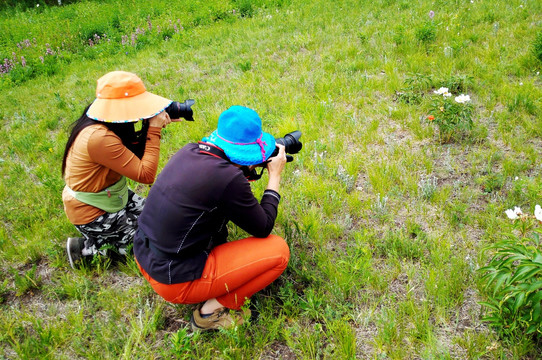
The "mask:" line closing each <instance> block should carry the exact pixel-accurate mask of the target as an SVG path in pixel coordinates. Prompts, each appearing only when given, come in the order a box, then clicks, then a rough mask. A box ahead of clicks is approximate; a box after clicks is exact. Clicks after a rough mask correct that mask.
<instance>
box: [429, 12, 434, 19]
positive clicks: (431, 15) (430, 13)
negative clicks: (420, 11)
mask: <svg viewBox="0 0 542 360" xmlns="http://www.w3.org/2000/svg"><path fill="white" fill-rule="evenodd" d="M434 17H435V12H434V11H433V10H431V11H429V19H433V18H434Z"/></svg>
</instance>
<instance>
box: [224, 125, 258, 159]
mask: <svg viewBox="0 0 542 360" xmlns="http://www.w3.org/2000/svg"><path fill="white" fill-rule="evenodd" d="M216 136H218V137H219V138H220V139H222V140H224V141H225V142H227V143H229V144H232V145H253V144H258V145H260V150H261V152H262V162H265V146H267V143H266V142H265V141H262V137H263V131H262V133H261V135H260V137H259V138H258V139H256V141H252V142H247V143H241V142H233V141H230V140H227V139H224V138H223V137H222V136H220V135H219V134H218V131H217V132H216Z"/></svg>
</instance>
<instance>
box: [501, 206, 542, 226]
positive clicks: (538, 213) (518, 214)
mask: <svg viewBox="0 0 542 360" xmlns="http://www.w3.org/2000/svg"><path fill="white" fill-rule="evenodd" d="M505 214H506V216H508V218H509V219H512V220H516V219H520V220H525V219H529V218H534V219H536V220H538V221H540V222H541V223H542V207H540V205H538V204H537V205H536V206H535V207H534V215H529V214H524V213H523V212H522V211H521V208H520V207H518V206H515V207H514V209H508V210H506V211H505Z"/></svg>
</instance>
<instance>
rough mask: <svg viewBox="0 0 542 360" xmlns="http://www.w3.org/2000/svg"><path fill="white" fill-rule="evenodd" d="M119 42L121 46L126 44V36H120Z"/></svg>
mask: <svg viewBox="0 0 542 360" xmlns="http://www.w3.org/2000/svg"><path fill="white" fill-rule="evenodd" d="M120 42H121V44H122V45H123V46H124V45H126V44H128V35H122V37H121V40H120Z"/></svg>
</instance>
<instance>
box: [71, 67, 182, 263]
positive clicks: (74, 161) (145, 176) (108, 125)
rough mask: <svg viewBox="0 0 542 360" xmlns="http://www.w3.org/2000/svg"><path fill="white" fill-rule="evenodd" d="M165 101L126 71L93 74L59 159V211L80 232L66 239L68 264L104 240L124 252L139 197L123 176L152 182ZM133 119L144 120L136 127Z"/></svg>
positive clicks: (139, 207) (98, 247)
mask: <svg viewBox="0 0 542 360" xmlns="http://www.w3.org/2000/svg"><path fill="white" fill-rule="evenodd" d="M171 103H172V101H171V100H168V99H166V98H163V97H161V96H158V95H154V94H152V93H150V92H148V91H146V88H145V85H144V84H143V82H142V81H141V79H140V78H139V77H138V76H136V75H135V74H132V73H129V72H124V71H113V72H110V73H108V74H106V75H104V76H103V77H101V78H100V79H98V85H97V88H96V99H95V100H94V102H93V103H92V104H91V105H89V106H88V107H87V108H86V109H85V111H84V112H83V115H82V116H81V117H80V118H79V119H78V120H77V121H76V122H75V123H74V124H73V126H72V130H71V134H70V136H69V138H68V142H67V144H66V149H65V151H64V158H63V161H62V174H63V176H64V180H65V182H66V186H65V187H64V191H63V193H62V200H63V202H64V210H65V212H66V215H67V217H68V219H69V220H70V222H71V223H72V224H74V225H75V227H76V228H77V230H79V232H80V233H81V234H82V235H83V237H79V238H68V241H67V251H68V258H69V261H70V265H71V266H72V267H74V263H75V262H76V261H78V260H79V259H80V258H81V257H82V256H90V255H94V254H97V253H99V252H100V253H102V254H104V253H105V251H104V250H102V248H103V247H104V245H108V246H113V247H114V248H115V249H116V250H117V251H118V252H119V253H120V254H122V255H125V254H126V249H127V246H128V245H129V244H130V243H131V242H132V239H133V236H134V233H135V231H136V229H137V218H138V216H139V214H140V213H141V211H142V209H143V204H144V202H145V199H144V198H142V197H140V196H138V195H137V194H135V193H134V192H132V191H131V190H130V189H128V186H127V184H126V178H130V179H132V180H135V181H137V182H140V183H143V184H150V183H152V182H154V178H155V176H156V170H157V167H158V159H159V153H160V133H161V130H162V129H163V128H164V127H165V126H166V125H168V124H169V123H170V122H171V121H172V120H171V119H170V117H169V115H168V113H167V112H166V111H164V110H165V109H166V107H167V106H169V105H170V104H171ZM138 121H143V123H144V124H143V127H142V130H141V131H139V132H136V131H135V129H134V123H136V122H138Z"/></svg>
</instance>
